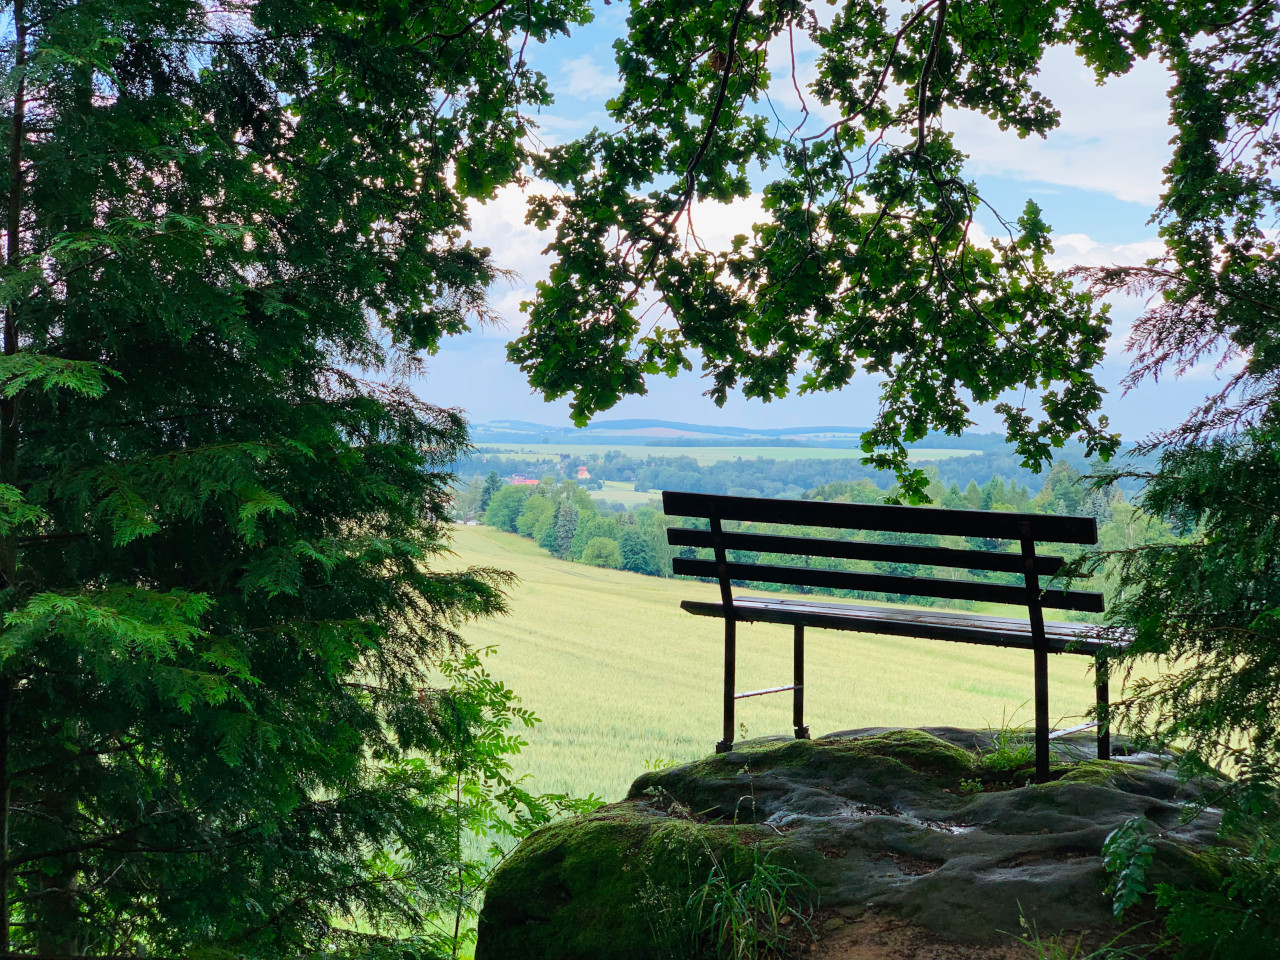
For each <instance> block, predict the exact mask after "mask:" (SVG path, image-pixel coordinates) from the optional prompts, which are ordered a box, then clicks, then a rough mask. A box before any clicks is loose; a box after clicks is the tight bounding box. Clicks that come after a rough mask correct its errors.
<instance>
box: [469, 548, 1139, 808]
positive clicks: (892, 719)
mask: <svg viewBox="0 0 1280 960" xmlns="http://www.w3.org/2000/svg"><path fill="white" fill-rule="evenodd" d="M452 545H453V550H454V551H455V557H454V558H453V563H455V564H457V565H459V566H464V565H481V566H494V567H502V568H504V569H507V570H511V571H513V572H515V573H516V574H517V576H519V578H520V582H519V583H518V584H517V585H516V586H514V587H513V588H512V589H511V590H510V594H509V596H510V607H511V610H510V613H509V614H508V615H507V616H505V617H500V618H495V619H490V620H485V621H477V622H473V623H470V624H467V625H466V626H465V627H464V629H463V635H464V636H465V637H466V639H467V640H468V641H469V642H470V643H471V644H472V645H474V646H476V647H486V646H493V647H494V648H495V652H494V653H493V655H492V656H491V657H490V658H489V660H488V668H489V669H490V671H491V672H492V673H493V674H494V675H495V676H497V677H499V678H500V679H501V680H502V681H503V682H505V683H506V684H507V685H508V686H510V687H511V688H513V689H514V690H515V691H516V692H517V693H518V694H519V695H520V696H521V698H522V700H523V705H524V706H526V707H528V708H530V709H531V710H533V711H534V712H535V713H536V714H537V715H538V716H539V717H540V718H541V719H542V722H541V723H540V724H539V725H538V726H537V727H536V728H535V729H534V730H533V731H532V732H531V733H530V734H529V735H528V739H529V741H530V742H529V746H528V747H527V748H526V749H525V750H524V751H523V753H522V754H521V755H520V756H519V757H518V758H517V760H516V764H517V768H518V769H519V770H521V771H522V772H527V773H529V774H530V775H531V776H532V779H533V786H534V787H535V788H537V789H539V790H541V791H553V792H570V793H573V794H574V795H577V796H586V795H587V794H591V793H594V794H596V795H597V796H599V797H601V798H603V799H604V800H606V801H612V800H617V799H619V798H621V797H622V796H623V795H624V794H625V792H626V790H627V787H628V786H629V785H630V783H631V781H632V780H634V779H635V778H636V777H637V776H639V775H640V774H641V773H643V772H644V771H645V769H646V765H651V764H654V763H666V762H670V761H685V760H692V759H695V758H697V757H701V756H705V755H706V754H709V753H710V752H711V751H712V749H713V745H714V743H715V741H716V740H717V739H719V733H720V683H721V679H720V677H721V675H720V671H721V663H722V659H721V658H722V656H723V646H722V637H723V634H722V628H721V624H720V621H718V620H713V619H708V618H700V617H693V616H691V615H689V614H686V613H684V612H683V611H682V610H681V609H680V607H679V603H680V601H681V600H684V599H715V598H716V597H717V593H716V587H715V585H714V584H705V583H699V582H696V581H691V580H684V579H659V578H656V577H645V576H641V575H639V574H634V573H626V572H623V571H617V570H605V569H598V568H595V567H589V566H585V565H583V564H577V563H570V562H567V561H563V560H557V559H555V558H553V557H550V556H549V555H547V554H546V553H544V552H543V551H542V550H540V549H539V548H538V547H537V546H535V545H534V544H533V543H532V542H530V541H528V540H524V539H522V538H520V537H518V536H516V535H515V534H509V533H501V532H499V531H496V530H493V529H491V528H489V527H478V526H460V525H459V526H455V527H454V528H453V544H452ZM738 630H739V634H738V637H739V639H738V689H739V690H754V689H759V688H763V687H772V686H781V685H784V684H787V683H790V682H791V631H790V629H789V628H787V627H780V626H776V625H768V624H743V625H740V626H739V628H738ZM806 636H807V640H806V648H807V658H806V663H807V667H806V683H805V708H806V710H805V712H806V717H805V718H806V721H807V723H808V724H809V727H810V730H811V731H812V733H813V735H814V736H820V735H822V734H824V733H829V732H833V731H836V730H842V729H848V728H851V727H863V726H926V725H952V726H973V727H985V726H999V725H1000V724H1001V723H1002V720H1003V721H1005V722H1007V721H1009V720H1013V721H1015V722H1017V723H1026V722H1029V721H1030V719H1031V707H1030V698H1031V655H1030V653H1028V652H1025V651H1020V650H1001V649H991V648H986V647H980V646H974V645H971V644H962V643H947V642H941V641H930V640H913V639H903V638H896V637H877V636H870V635H865V634H855V633H844V632H836V631H827V630H810V631H808V633H807V635H806ZM1091 662H1092V661H1091V660H1090V659H1089V658H1088V657H1081V656H1070V655H1068V656H1055V657H1051V658H1050V663H1049V682H1050V698H1051V699H1050V713H1051V717H1052V718H1054V719H1057V718H1062V719H1063V720H1065V721H1067V722H1073V720H1074V718H1078V717H1080V716H1081V715H1082V714H1083V713H1084V711H1085V709H1086V708H1087V707H1088V706H1089V705H1090V704H1091V703H1092V702H1093V689H1092V680H1091V675H1090V672H1089V668H1090V664H1091ZM1113 693H1114V692H1113ZM737 719H738V720H739V721H740V722H741V723H743V724H745V725H746V728H747V734H748V736H760V735H764V734H788V733H790V732H791V727H790V723H791V699H790V694H776V695H772V696H763V697H753V698H750V699H747V700H740V701H738V713H737Z"/></svg>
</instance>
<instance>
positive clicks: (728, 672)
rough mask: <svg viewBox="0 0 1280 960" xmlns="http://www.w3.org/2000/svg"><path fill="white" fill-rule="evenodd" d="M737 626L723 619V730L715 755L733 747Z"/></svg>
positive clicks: (728, 617)
mask: <svg viewBox="0 0 1280 960" xmlns="http://www.w3.org/2000/svg"><path fill="white" fill-rule="evenodd" d="M736 626H737V625H736V624H735V623H734V622H733V617H732V616H727V617H725V618H724V730H723V732H722V736H721V738H720V742H719V743H717V744H716V753H728V752H729V750H730V748H732V747H733V688H734V685H735V682H736V681H735V678H734V674H735V673H736V672H737V659H738V658H737V646H738V644H737V639H738V638H737V631H736V630H735V629H734V628H735V627H736Z"/></svg>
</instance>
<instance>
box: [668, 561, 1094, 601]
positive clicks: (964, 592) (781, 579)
mask: <svg viewBox="0 0 1280 960" xmlns="http://www.w3.org/2000/svg"><path fill="white" fill-rule="evenodd" d="M671 570H672V572H673V573H676V574H679V575H683V576H688V577H709V578H712V579H715V578H716V577H717V576H718V575H719V571H718V569H717V565H716V563H715V561H712V560H691V559H688V558H686V557H676V558H675V559H674V560H672V561H671ZM726 570H727V573H728V576H729V579H730V580H752V581H755V582H756V583H778V584H785V585H787V586H794V587H825V588H828V589H833V590H866V591H869V592H872V593H888V594H897V595H901V596H909V597H938V598H939V599H947V600H975V601H979V602H986V603H1007V604H1020V605H1022V606H1026V604H1027V589H1026V587H1021V586H1012V585H1009V584H1002V583H978V582H976V581H973V580H941V579H938V578H936V577H897V576H891V575H889V574H882V573H850V572H848V571H845V570H822V569H819V568H816V567H791V566H782V565H779V566H770V565H766V564H760V563H729V564H726ZM1040 605H1041V606H1043V607H1049V608H1051V609H1054V610H1078V611H1083V612H1087V613H1101V612H1102V611H1103V601H1102V594H1100V593H1094V592H1091V591H1084V590H1044V591H1041V594H1040Z"/></svg>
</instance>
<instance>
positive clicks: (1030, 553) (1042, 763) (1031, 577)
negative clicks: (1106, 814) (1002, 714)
mask: <svg viewBox="0 0 1280 960" xmlns="http://www.w3.org/2000/svg"><path fill="white" fill-rule="evenodd" d="M1019 529H1020V530H1021V531H1022V560H1023V563H1024V565H1025V569H1024V571H1023V573H1024V578H1025V580H1026V584H1027V600H1026V603H1027V614H1028V620H1029V621H1030V623H1031V645H1032V646H1031V660H1032V668H1033V669H1032V672H1033V674H1034V676H1035V683H1034V687H1033V693H1034V697H1033V699H1034V701H1035V723H1036V782H1037V783H1044V782H1045V781H1047V780H1048V779H1049V642H1048V638H1047V637H1046V635H1045V630H1044V610H1043V609H1041V606H1040V605H1041V603H1042V602H1043V601H1042V594H1041V592H1040V579H1039V578H1038V577H1037V576H1036V542H1035V540H1033V539H1032V538H1031V524H1029V523H1022V524H1019Z"/></svg>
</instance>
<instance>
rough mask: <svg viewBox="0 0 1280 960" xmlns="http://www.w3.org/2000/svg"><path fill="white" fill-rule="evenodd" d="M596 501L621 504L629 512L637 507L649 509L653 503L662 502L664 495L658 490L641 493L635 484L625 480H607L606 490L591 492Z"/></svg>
mask: <svg viewBox="0 0 1280 960" xmlns="http://www.w3.org/2000/svg"><path fill="white" fill-rule="evenodd" d="M590 493H591V497H592V499H594V500H603V501H606V502H608V503H620V504H622V505H623V506H624V507H626V508H627V509H628V510H631V509H634V508H635V507H647V506H648V505H649V504H650V503H651V502H653V501H655V500H656V501H658V502H659V503H660V502H661V501H662V494H661V493H660V492H658V491H656V490H646V491H645V492H643V493H641V492H640V491H638V490H636V488H635V484H634V483H630V482H628V481H625V480H605V481H604V489H602V490H592V491H590Z"/></svg>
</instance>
